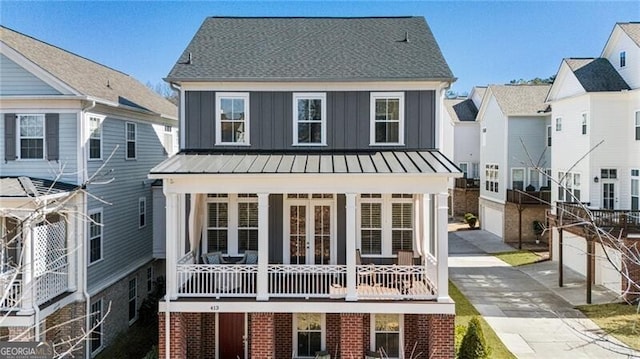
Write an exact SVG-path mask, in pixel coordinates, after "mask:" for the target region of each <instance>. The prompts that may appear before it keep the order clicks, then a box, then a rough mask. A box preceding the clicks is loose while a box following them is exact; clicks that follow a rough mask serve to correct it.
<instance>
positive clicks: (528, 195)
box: [507, 189, 551, 204]
mask: <svg viewBox="0 0 640 359" xmlns="http://www.w3.org/2000/svg"><path fill="white" fill-rule="evenodd" d="M550 201H551V191H520V190H513V189H507V202H511V203H519V204H548V203H549V202H550Z"/></svg>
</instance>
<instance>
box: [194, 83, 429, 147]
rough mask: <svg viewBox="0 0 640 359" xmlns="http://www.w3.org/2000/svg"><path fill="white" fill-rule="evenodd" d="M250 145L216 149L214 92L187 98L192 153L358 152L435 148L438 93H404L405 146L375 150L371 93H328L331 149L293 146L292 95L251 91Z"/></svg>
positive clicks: (328, 132) (329, 141)
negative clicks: (216, 151)
mask: <svg viewBox="0 0 640 359" xmlns="http://www.w3.org/2000/svg"><path fill="white" fill-rule="evenodd" d="M249 93H250V95H249V113H250V114H249V122H250V136H251V138H250V141H249V142H250V145H251V146H248V147H247V146H216V145H215V115H214V114H215V111H216V109H215V105H216V104H215V92H214V91H187V92H186V94H185V117H186V119H185V146H184V149H187V150H207V149H214V148H219V149H247V148H250V149H258V150H301V151H308V150H310V149H322V150H353V149H372V148H385V149H393V148H413V149H418V148H420V149H429V148H434V147H435V122H436V115H435V101H436V96H435V91H405V92H404V94H405V125H404V134H403V135H404V142H405V145H404V146H370V145H369V144H370V138H369V136H370V121H371V119H370V111H371V109H370V92H369V91H329V92H326V97H327V104H326V105H327V106H326V107H327V124H326V126H327V145H326V146H317V147H315V146H294V145H293V113H292V112H293V103H292V98H293V93H292V92H249Z"/></svg>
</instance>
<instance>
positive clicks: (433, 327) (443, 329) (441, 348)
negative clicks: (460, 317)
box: [426, 314, 455, 359]
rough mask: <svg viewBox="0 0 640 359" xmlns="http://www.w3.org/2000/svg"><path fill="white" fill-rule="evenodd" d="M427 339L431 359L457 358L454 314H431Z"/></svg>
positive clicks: (428, 316)
mask: <svg viewBox="0 0 640 359" xmlns="http://www.w3.org/2000/svg"><path fill="white" fill-rule="evenodd" d="M426 317H427V318H428V328H427V337H428V339H429V353H428V354H429V355H427V357H428V358H430V359H452V358H454V357H455V338H454V328H455V323H454V320H455V316H454V315H453V314H430V315H427V316H426Z"/></svg>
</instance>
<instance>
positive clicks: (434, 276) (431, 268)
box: [425, 253, 448, 292]
mask: <svg viewBox="0 0 640 359" xmlns="http://www.w3.org/2000/svg"><path fill="white" fill-rule="evenodd" d="M425 266H426V267H427V278H426V280H427V281H429V282H430V283H431V285H432V286H433V288H434V290H435V289H437V288H438V260H437V259H436V257H434V256H432V255H431V254H429V253H427V254H426V255H425ZM446 285H448V284H446ZM436 292H437V291H436Z"/></svg>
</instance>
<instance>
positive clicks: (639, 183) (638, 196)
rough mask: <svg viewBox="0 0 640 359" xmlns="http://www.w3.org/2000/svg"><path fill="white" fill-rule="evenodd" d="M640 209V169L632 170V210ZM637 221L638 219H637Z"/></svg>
mask: <svg viewBox="0 0 640 359" xmlns="http://www.w3.org/2000/svg"><path fill="white" fill-rule="evenodd" d="M639 209H640V170H639V169H635V168H634V169H632V170H631V210H632V211H637V210H639ZM636 221H637V219H636Z"/></svg>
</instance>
